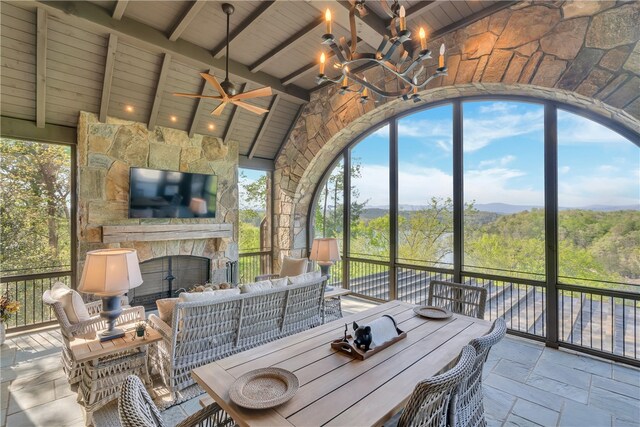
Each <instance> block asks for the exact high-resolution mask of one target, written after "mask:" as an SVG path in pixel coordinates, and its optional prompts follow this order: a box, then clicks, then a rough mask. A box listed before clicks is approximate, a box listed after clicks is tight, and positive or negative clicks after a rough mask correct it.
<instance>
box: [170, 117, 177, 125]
mask: <svg viewBox="0 0 640 427" xmlns="http://www.w3.org/2000/svg"><path fill="white" fill-rule="evenodd" d="M169 120H171V121H172V122H174V123H175V122H177V121H178V118H177V117H176V116H171V117H169Z"/></svg>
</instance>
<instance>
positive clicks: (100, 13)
mask: <svg viewBox="0 0 640 427" xmlns="http://www.w3.org/2000/svg"><path fill="white" fill-rule="evenodd" d="M25 3H27V4H29V3H30V4H33V5H36V6H37V7H41V8H43V9H45V10H46V11H47V12H49V14H50V15H51V16H54V17H56V18H58V19H60V20H61V21H62V22H67V23H70V24H73V25H76V26H78V27H80V28H84V29H87V30H89V31H93V32H96V30H97V31H99V32H109V33H113V34H117V35H118V36H119V37H128V38H132V39H135V40H136V41H137V42H138V44H140V45H141V47H143V48H146V49H150V50H151V51H156V52H157V51H161V52H163V53H170V54H172V55H174V56H175V57H176V58H180V59H181V60H183V61H185V62H186V63H188V64H192V65H196V66H198V67H206V68H209V67H214V68H215V69H217V70H224V69H225V60H224V59H215V58H213V57H212V56H211V52H210V51H208V50H207V49H205V48H203V47H200V46H197V45H195V44H193V43H190V42H187V41H185V40H183V39H178V40H176V41H175V42H172V41H169V39H168V38H167V36H166V34H164V33H163V32H161V31H159V30H156V29H155V28H152V27H150V26H148V25H144V24H141V23H139V22H137V21H135V20H132V19H130V18H127V17H124V18H122V20H121V21H117V20H115V19H113V18H112V17H111V15H110V13H109V12H108V11H106V10H105V9H103V8H101V7H100V6H98V5H96V4H94V3H90V2H84V1H33V0H31V1H28V2H25ZM229 72H230V74H232V75H233V76H234V77H235V79H236V80H237V81H238V83H241V82H254V83H256V84H258V85H260V86H270V87H271V89H272V90H273V91H274V92H275V93H280V94H282V95H283V96H286V97H287V98H288V99H289V100H291V101H293V102H296V103H298V104H300V103H303V102H308V101H309V92H308V91H306V90H304V89H302V88H300V87H297V86H288V87H285V86H284V85H283V84H282V83H280V79H278V78H276V77H274V76H271V75H269V74H266V73H263V72H258V73H252V72H251V71H250V70H249V67H247V66H246V65H243V64H241V63H239V62H237V61H233V60H229Z"/></svg>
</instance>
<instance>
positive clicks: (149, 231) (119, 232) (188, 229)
mask: <svg viewBox="0 0 640 427" xmlns="http://www.w3.org/2000/svg"><path fill="white" fill-rule="evenodd" d="M232 237H233V224H162V225H140V224H136V225H103V226H102V242H103V243H120V242H152V241H160V240H189V239H220V238H232Z"/></svg>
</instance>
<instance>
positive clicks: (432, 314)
mask: <svg viewBox="0 0 640 427" xmlns="http://www.w3.org/2000/svg"><path fill="white" fill-rule="evenodd" d="M413 312H414V313H416V314H417V315H418V316H421V317H426V318H427V319H448V318H450V317H451V316H453V313H452V312H450V311H449V310H447V309H446V308H441V307H433V306H429V305H425V306H422V307H416V308H414V309H413Z"/></svg>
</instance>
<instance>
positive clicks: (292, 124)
mask: <svg viewBox="0 0 640 427" xmlns="http://www.w3.org/2000/svg"><path fill="white" fill-rule="evenodd" d="M302 110H304V105H301V106H300V107H298V111H296V115H295V117H294V118H293V121H292V122H291V125H290V126H289V129H288V130H287V134H286V135H285V136H284V138H283V139H282V143H281V144H280V147H278V152H277V153H276V155H275V157H274V158H273V161H274V162H275V161H276V160H278V157H280V153H282V150H284V146H285V144H286V143H287V141H288V140H289V137H290V136H291V133H292V132H293V129H294V128H295V127H296V123H298V119H299V118H300V116H301V115H302Z"/></svg>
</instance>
